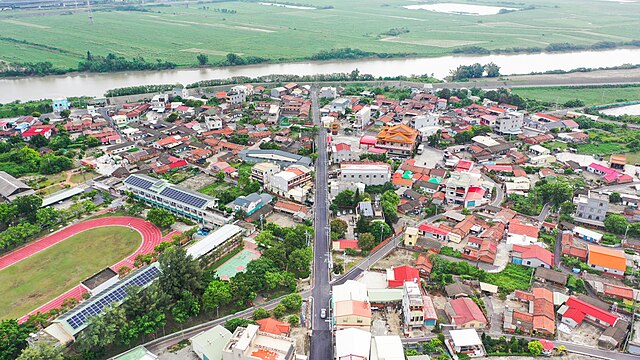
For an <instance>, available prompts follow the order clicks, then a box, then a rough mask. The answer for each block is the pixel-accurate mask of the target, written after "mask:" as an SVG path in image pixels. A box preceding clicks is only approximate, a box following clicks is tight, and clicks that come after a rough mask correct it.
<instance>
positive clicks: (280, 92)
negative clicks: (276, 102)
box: [271, 86, 287, 99]
mask: <svg viewBox="0 0 640 360" xmlns="http://www.w3.org/2000/svg"><path fill="white" fill-rule="evenodd" d="M286 94H287V89H286V88H284V87H282V86H280V87H276V88H273V89H271V97H272V98H276V99H279V98H280V97H282V96H284V95H286Z"/></svg>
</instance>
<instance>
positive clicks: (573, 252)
mask: <svg viewBox="0 0 640 360" xmlns="http://www.w3.org/2000/svg"><path fill="white" fill-rule="evenodd" d="M561 241H562V256H571V257H575V258H578V259H580V260H582V261H587V249H585V248H581V247H578V246H576V245H575V244H574V241H573V233H572V232H571V231H563V232H562V237H561Z"/></svg>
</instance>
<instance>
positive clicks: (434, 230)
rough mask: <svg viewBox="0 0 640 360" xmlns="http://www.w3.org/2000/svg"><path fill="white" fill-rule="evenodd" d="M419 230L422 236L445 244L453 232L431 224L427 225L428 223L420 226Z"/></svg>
mask: <svg viewBox="0 0 640 360" xmlns="http://www.w3.org/2000/svg"><path fill="white" fill-rule="evenodd" d="M418 230H419V232H420V235H422V236H424V237H426V238H429V239H434V240H438V241H443V242H444V241H447V240H448V238H449V234H450V232H451V231H450V230H445V229H443V228H440V227H437V226H434V225H431V224H427V223H423V224H420V226H419V227H418Z"/></svg>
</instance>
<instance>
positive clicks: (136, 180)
mask: <svg viewBox="0 0 640 360" xmlns="http://www.w3.org/2000/svg"><path fill="white" fill-rule="evenodd" d="M124 182H125V183H127V184H131V185H133V186H137V187H139V188H142V189H145V190H147V189H149V188H150V187H151V186H152V185H153V183H152V182H151V181H149V180H145V179H143V178H140V177H137V176H129V177H128V178H127V179H126V180H125V181H124Z"/></svg>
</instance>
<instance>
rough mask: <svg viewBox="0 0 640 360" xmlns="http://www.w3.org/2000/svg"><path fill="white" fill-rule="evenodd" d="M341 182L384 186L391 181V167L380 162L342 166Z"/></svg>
mask: <svg viewBox="0 0 640 360" xmlns="http://www.w3.org/2000/svg"><path fill="white" fill-rule="evenodd" d="M340 180H341V181H351V182H360V183H363V184H365V185H382V184H384V183H386V182H389V181H390V180H391V165H389V164H387V163H379V162H376V163H350V164H340Z"/></svg>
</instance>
